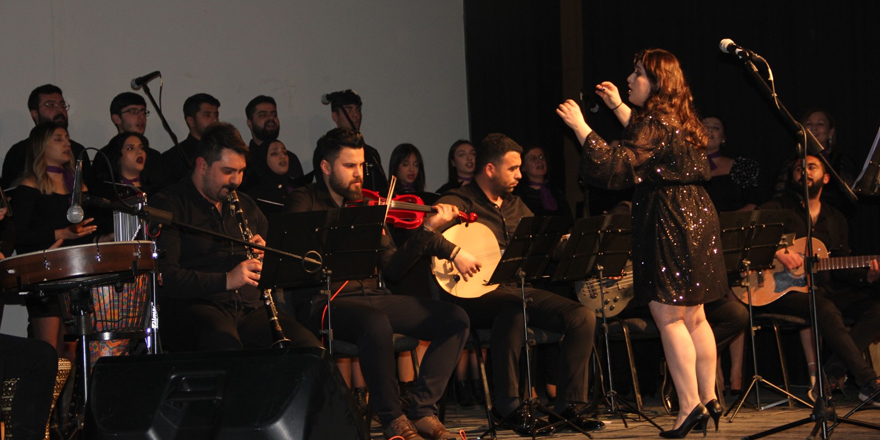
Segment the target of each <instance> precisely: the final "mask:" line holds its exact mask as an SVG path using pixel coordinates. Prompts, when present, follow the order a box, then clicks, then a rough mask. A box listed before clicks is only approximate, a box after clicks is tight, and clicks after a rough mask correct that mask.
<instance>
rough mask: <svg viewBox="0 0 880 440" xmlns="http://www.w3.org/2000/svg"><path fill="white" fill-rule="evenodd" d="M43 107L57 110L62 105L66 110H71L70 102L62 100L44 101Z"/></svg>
mask: <svg viewBox="0 0 880 440" xmlns="http://www.w3.org/2000/svg"><path fill="white" fill-rule="evenodd" d="M43 107H46V108H47V109H49V110H55V109H56V108H58V107H61V108H63V109H64V110H70V104H68V103H66V102H64V101H61V102H55V101H46V102H44V103H43Z"/></svg>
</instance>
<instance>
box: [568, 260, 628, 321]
mask: <svg viewBox="0 0 880 440" xmlns="http://www.w3.org/2000/svg"><path fill="white" fill-rule="evenodd" d="M623 272H624V274H623V277H620V278H617V277H615V278H606V279H605V280H603V281H600V280H599V279H598V278H590V279H588V280H584V281H578V282H576V283H574V289H575V292H577V297H578V300H579V301H580V302H581V304H583V305H585V306H586V307H587V308H588V309H590V310H592V311H594V312H595V313H596V316H602V309H603V308H604V309H605V316H607V317H609V318H611V317H613V316H617V315H618V314H619V313H620V312H622V311H623V309H625V308H626V306H627V305H628V304H629V302H630V300H632V299H633V273H632V260H626V267H625V268H624V269H623ZM600 288H604V289H605V300H604V301H603V300H602V292H601V290H600Z"/></svg>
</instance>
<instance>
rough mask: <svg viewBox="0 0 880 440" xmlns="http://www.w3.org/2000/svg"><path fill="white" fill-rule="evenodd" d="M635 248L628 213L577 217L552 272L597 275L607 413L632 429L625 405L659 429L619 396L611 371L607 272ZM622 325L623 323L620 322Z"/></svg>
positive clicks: (567, 277)
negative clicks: (606, 295)
mask: <svg viewBox="0 0 880 440" xmlns="http://www.w3.org/2000/svg"><path fill="white" fill-rule="evenodd" d="M631 249H632V216H631V215H629V214H612V215H604V216H596V217H588V218H584V219H580V220H578V222H577V223H576V224H575V226H574V229H573V230H572V232H571V237H570V238H569V242H568V244H567V245H566V246H565V249H564V250H563V254H562V262H561V263H560V264H559V266H558V267H557V268H556V272H555V273H554V274H553V280H564V281H574V280H579V279H582V278H585V277H587V276H595V277H598V278H599V280H600V282H599V292H600V295H601V298H600V299H601V304H602V307H601V308H600V309H601V312H602V330H603V334H604V336H605V359H606V362H607V366H608V390H607V391H605V390H604V384H601V386H602V387H603V392H604V394H605V396H604V398H605V404H606V405H607V406H608V412H607V414H617V415H619V416H620V420H621V421H622V422H623V426H624V427H626V428H629V425H628V424H627V422H626V417H624V413H623V411H621V402H622V403H623V406H624V407H625V408H626V409H627V410H628V411H629V412H630V413H632V414H638V415H639V417H641V418H644V419H645V420H647V421H648V422H649V423H651V424H652V425H654V426H655V427H656V428H657V429H659V430H660V431H662V430H663V428H661V427H660V426H659V425H657V424H656V423H655V422H654V421H653V420H651V418H650V417H648V416H647V415H645V413H644V412H642V411H641V410H640V409H639V408H638V407H636V406H634V405H633V404H632V403H630V402H627V401H626V399H624V398H622V397H620V396H618V395H617V391H615V389H614V378H613V376H612V373H611V340H610V334H609V327H608V316H607V313H606V308H605V306H606V305H607V304H610V303H611V300H608V299H606V298H605V286H604V283H603V282H602V281H604V280H605V274H606V273H612V274H619V273H621V272H622V271H623V269H624V267H626V262H627V260H628V259H629V258H630V250H631ZM621 325H623V324H621Z"/></svg>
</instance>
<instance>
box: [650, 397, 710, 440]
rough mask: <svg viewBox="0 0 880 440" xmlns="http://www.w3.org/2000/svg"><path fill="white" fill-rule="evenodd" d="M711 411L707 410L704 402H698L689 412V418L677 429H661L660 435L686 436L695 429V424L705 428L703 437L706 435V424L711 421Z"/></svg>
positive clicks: (669, 436)
mask: <svg viewBox="0 0 880 440" xmlns="http://www.w3.org/2000/svg"><path fill="white" fill-rule="evenodd" d="M709 417H711V416H710V415H709V411H707V410H706V407H705V406H703V404H698V405H697V406H695V407H694V410H693V411H691V413H690V414H688V416H687V418H686V419H684V422H682V423H681V426H679V427H678V428H676V429H670V430H669V431H661V432H660V437H663V438H685V437H687V435H688V433H690V432H691V429H694V427H695V426H699V427H700V428H702V430H703V437H705V436H706V425H707V424H708V423H709Z"/></svg>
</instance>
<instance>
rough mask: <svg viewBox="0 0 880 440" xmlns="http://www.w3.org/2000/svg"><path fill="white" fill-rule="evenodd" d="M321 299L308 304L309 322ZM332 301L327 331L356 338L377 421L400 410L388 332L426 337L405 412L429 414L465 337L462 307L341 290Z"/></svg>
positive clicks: (316, 319)
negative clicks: (427, 343) (410, 401)
mask: <svg viewBox="0 0 880 440" xmlns="http://www.w3.org/2000/svg"><path fill="white" fill-rule="evenodd" d="M322 299H323V298H322ZM324 304H325V303H324V302H323V301H322V300H317V301H315V303H314V304H312V307H311V315H310V317H309V322H310V325H309V328H313V329H317V328H320V326H321V315H322V313H323V310H324ZM332 307H333V309H332V310H331V313H332V318H333V334H334V336H335V337H336V338H337V339H340V340H343V341H346V342H351V343H354V344H357V346H358V357H360V364H361V371H362V372H363V374H364V380H365V381H366V382H367V387H369V388H370V404H371V405H372V407H373V410H374V411H376V414H377V415H378V416H379V420H380V421H381V423H382V426H387V425H388V424H389V423H390V422H391V421H392V420H394V419H396V418H397V417H400V416H401V415H402V414H403V412H402V411H401V409H400V399H399V397H398V389H397V374H396V371H397V361H396V357H395V353H394V346H393V335H394V333H400V334H404V335H407V336H412V337H414V338H418V339H420V340H423V341H430V342H431V345H430V346H428V350H427V351H426V352H425V357H424V358H423V359H422V364H421V367H420V368H419V377H418V378H417V382H416V388H415V391H414V392H413V401H414V404H413V405H412V408H411V409H410V413H409V416H410V418H413V419H417V418H421V417H425V416H430V415H433V414H435V412H436V410H437V401H438V400H440V397H441V396H442V395H443V392H444V390H445V389H446V383H447V382H448V381H449V378H450V377H451V376H452V371H453V369H454V368H455V364H456V362H457V361H458V354H459V353H461V350H462V349H463V348H464V344H465V342H466V341H467V335H468V328H469V321H468V317H467V314H465V312H464V310H462V309H461V308H459V307H456V306H454V305H452V304H447V303H444V302H441V301H434V300H428V299H422V298H416V297H412V296H403V295H400V296H398V295H391V294H387V295H382V294H380V295H369V296H365V295H357V296H344V297H340V298H336V299H334V300H333V303H332ZM324 326H325V327H326V323H324Z"/></svg>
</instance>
